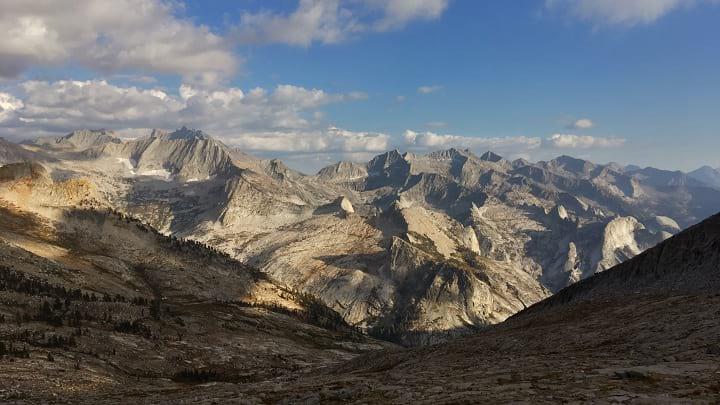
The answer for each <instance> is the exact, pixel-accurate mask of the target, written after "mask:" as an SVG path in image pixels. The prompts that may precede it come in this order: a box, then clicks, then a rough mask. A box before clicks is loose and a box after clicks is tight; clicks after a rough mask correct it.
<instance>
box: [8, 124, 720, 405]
mask: <svg viewBox="0 0 720 405" xmlns="http://www.w3.org/2000/svg"><path fill="white" fill-rule="evenodd" d="M0 165H2V166H0V295H2V300H1V302H0V331H1V334H0V353H1V354H2V359H0V361H3V362H5V363H4V364H5V365H4V366H3V367H0V374H2V379H3V380H4V381H11V382H12V383H11V384H10V385H9V386H7V388H3V389H2V390H0V398H1V399H3V400H7V401H10V400H17V401H26V402H37V401H39V402H43V401H47V400H49V399H52V398H53V395H57V394H62V395H65V396H68V397H69V398H73V399H74V400H78V401H88V402H92V403H98V402H103V401H107V402H116V401H118V400H119V399H120V398H127V395H132V396H134V397H136V398H138V400H147V401H148V402H162V401H163V400H167V401H168V402H180V401H182V400H186V399H188V398H193V399H192V400H193V401H194V400H195V399H199V398H203V399H204V400H207V399H208V398H216V400H218V401H229V400H231V399H238V398H247V401H248V402H277V401H288V402H293V403H294V402H317V401H320V400H328V401H331V402H332V401H335V402H344V401H351V400H356V401H358V402H363V401H371V402H385V401H387V400H392V401H397V402H417V401H419V400H424V401H427V402H443V401H446V402H448V403H455V402H474V401H475V400H476V399H477V398H480V397H478V395H492V396H489V397H487V398H492V399H494V400H496V401H500V402H506V401H514V400H518V399H522V398H528V397H529V396H532V395H538V398H544V399H545V400H547V401H548V402H556V401H580V402H582V401H583V400H586V399H588V398H591V397H597V396H598V395H600V396H602V397H603V398H606V399H607V400H608V401H611V400H613V399H614V398H615V399H618V398H628V399H629V400H635V399H637V400H647V401H649V402H654V401H656V400H663V398H664V397H662V396H660V394H659V393H660V390H656V389H655V388H653V387H655V386H657V385H658V384H669V385H668V386H670V387H672V389H669V390H670V391H671V394H672V395H671V396H670V397H667V398H670V399H668V400H669V401H670V402H673V401H674V400H675V399H677V400H678V401H681V400H682V399H683V398H685V397H688V396H692V395H694V394H692V393H691V392H690V390H692V389H694V390H696V392H695V391H693V392H694V393H695V394H697V397H699V398H705V399H707V400H709V402H712V400H711V399H712V398H713V397H712V395H711V394H712V392H713V390H715V391H714V392H717V388H718V385H717V384H718V378H720V377H718V376H720V374H717V372H718V371H717V367H716V361H717V358H716V357H712V356H717V355H718V353H720V352H718V351H717V350H716V347H715V346H717V343H718V342H715V341H714V340H713V339H715V337H714V336H716V335H717V333H716V332H717V328H718V325H717V322H715V321H714V319H715V318H716V316H715V315H717V310H718V308H720V307H719V306H718V305H719V304H720V302H718V300H717V299H716V297H715V296H714V292H713V291H715V290H716V289H717V288H716V287H717V286H716V284H717V283H718V262H717V261H718V255H717V252H718V251H720V245H718V235H720V233H718V229H719V228H718V227H720V225H719V224H718V218H717V217H711V216H712V215H713V214H715V213H716V212H717V211H718V210H720V189H718V188H717V187H716V184H714V183H713V180H712V179H714V177H712V173H711V171H710V170H708V169H703V170H701V171H700V172H697V173H690V174H685V173H683V172H672V171H665V170H661V169H655V168H645V169H641V168H639V167H632V166H631V167H622V166H620V165H617V164H598V163H593V162H589V161H586V160H583V159H577V158H574V157H570V156H560V157H558V158H556V159H553V160H550V161H541V162H534V163H533V162H529V161H525V160H515V161H509V160H507V159H505V158H503V157H502V156H500V155H498V154H495V153H493V152H486V153H484V154H482V155H481V156H477V155H475V154H474V153H473V152H472V151H470V150H459V149H447V150H440V151H436V152H432V153H428V154H424V155H418V154H413V153H403V152H401V151H398V150H394V151H389V152H386V153H383V154H380V155H378V156H376V157H374V158H372V159H371V160H370V161H369V162H367V163H361V162H338V163H336V164H333V165H331V166H328V167H326V168H323V169H321V170H320V171H319V172H318V173H317V174H304V173H300V172H298V171H295V170H293V169H291V168H289V167H288V166H286V165H285V164H284V163H283V162H282V161H280V160H277V159H273V160H264V159H260V158H256V157H253V156H251V155H249V154H246V153H244V152H242V151H240V150H237V149H235V148H232V147H229V146H227V145H225V144H224V143H223V142H221V141H219V140H218V139H215V138H214V137H212V136H211V135H209V134H207V133H205V132H203V131H201V130H197V129H188V128H184V127H183V128H181V129H179V130H176V131H172V132H167V131H163V130H154V131H152V132H151V133H148V134H147V135H146V136H144V137H139V138H135V139H122V138H120V137H119V136H117V135H116V134H114V133H113V132H112V131H108V130H79V131H74V132H72V133H70V134H68V135H66V136H62V137H57V138H40V139H36V140H34V141H29V142H24V143H23V144H15V143H12V142H8V141H4V140H0ZM708 217H711V218H710V219H708V220H706V221H704V222H701V221H702V220H703V219H705V218H708ZM696 224H697V225H696ZM686 228H689V229H688V230H686V231H684V232H681V233H679V234H678V232H680V231H681V229H686ZM673 235H676V236H673ZM696 305H701V306H702V310H692V308H695V306H696ZM713 331H714V332H713ZM713 333H715V334H714V335H713ZM683 334H687V335H683ZM680 335H683V336H684V337H682V338H680ZM468 336H469V337H468ZM622 336H626V337H627V339H621V337H622ZM671 338H672V339H676V340H675V341H674V343H672V339H671ZM458 339H460V340H458ZM448 342H449V343H448ZM429 345H433V346H429ZM630 346H632V347H633V349H629V347H630ZM413 347H414V349H408V348H413ZM627 350H630V351H629V352H628V353H631V355H628V356H621V353H626V351H627ZM368 352H373V353H374V354H367V355H366V353H368ZM701 354H703V355H707V356H709V357H707V358H706V359H705V360H704V359H702V358H701V357H702V356H701ZM358 356H361V357H359V358H357V359H355V360H351V359H353V358H356V357H358ZM9 359H11V361H10V360H9ZM518 359H522V361H518ZM713 359H714V360H713ZM6 361H10V362H6ZM348 361H349V362H348ZM713 364H715V366H713ZM713 367H715V368H713ZM41 370H42V373H44V375H47V376H48V378H46V379H43V380H42V381H37V379H36V378H35V375H36V374H37V373H38V372H40V371H41ZM554 370H560V371H557V372H556V371H554ZM568 370H572V371H568ZM338 375H341V376H342V378H340V379H337V376H338ZM333 381H335V382H333ZM688 381H693V384H694V387H695V388H692V389H691V388H689V387H687V386H685V385H684V384H687V382H688ZM695 383H696V384H695ZM198 384H200V385H198ZM588 384H590V385H588ZM590 386H592V387H596V388H588V387H590ZM128 387H130V388H128ZM400 387H402V388H400ZM592 389H596V390H599V391H592ZM121 393H122V394H121ZM268 393H272V394H268ZM691 394H692V395H691ZM433 398H436V399H433ZM188 400H189V399H188Z"/></svg>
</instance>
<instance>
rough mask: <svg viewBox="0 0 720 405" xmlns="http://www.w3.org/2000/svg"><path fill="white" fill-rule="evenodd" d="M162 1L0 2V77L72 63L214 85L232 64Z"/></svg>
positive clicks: (224, 47) (224, 46) (223, 45)
mask: <svg viewBox="0 0 720 405" xmlns="http://www.w3.org/2000/svg"><path fill="white" fill-rule="evenodd" d="M175 4H177V3H174V2H165V1H161V0H112V1H108V0H88V1H84V2H83V4H82V5H80V4H71V3H69V2H67V1H65V0H47V1H41V2H31V1H24V0H6V1H2V2H0V31H2V32H4V33H5V35H4V36H3V40H2V41H0V76H2V77H15V76H17V75H19V74H20V73H22V72H23V71H24V70H26V69H27V68H29V67H31V66H35V65H41V66H59V65H63V64H78V65H82V66H85V67H88V68H91V69H97V70H100V71H103V72H118V71H123V70H128V71H140V72H157V73H167V74H178V75H181V76H183V77H184V78H185V79H186V80H191V81H193V82H203V83H212V82H216V81H217V80H218V79H221V78H224V77H227V76H228V75H230V74H232V73H233V72H234V71H235V70H236V68H237V65H238V58H237V57H236V56H235V55H233V53H232V52H231V51H230V49H229V44H228V43H227V42H226V41H225V40H224V39H223V38H222V37H220V36H218V35H216V34H214V33H212V32H211V31H210V30H209V29H208V28H207V27H205V26H201V25H196V24H194V23H193V22H191V21H189V20H185V19H181V18H178V17H177V16H176V12H177V11H178V10H177V9H176V8H174V7H173V5H175Z"/></svg>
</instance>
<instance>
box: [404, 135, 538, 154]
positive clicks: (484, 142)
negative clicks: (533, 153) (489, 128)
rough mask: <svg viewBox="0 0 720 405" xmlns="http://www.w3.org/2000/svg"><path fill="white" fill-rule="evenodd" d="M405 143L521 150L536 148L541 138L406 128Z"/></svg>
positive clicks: (416, 146) (425, 147)
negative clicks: (484, 136)
mask: <svg viewBox="0 0 720 405" xmlns="http://www.w3.org/2000/svg"><path fill="white" fill-rule="evenodd" d="M403 139H404V141H405V145H407V146H408V147H409V148H411V149H416V150H433V149H443V148H450V147H461V148H468V149H475V150H488V149H490V150H494V151H499V152H502V151H512V152H516V153H520V152H521V151H526V150H531V149H537V148H539V147H540V146H541V144H542V139H540V138H536V137H526V136H509V137H491V138H483V137H473V136H460V135H440V134H436V133H433V132H415V131H411V130H406V131H405V134H404V135H403Z"/></svg>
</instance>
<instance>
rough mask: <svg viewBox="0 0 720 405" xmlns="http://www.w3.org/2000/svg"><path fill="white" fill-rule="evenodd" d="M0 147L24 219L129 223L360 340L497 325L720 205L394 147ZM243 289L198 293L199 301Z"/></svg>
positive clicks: (550, 165)
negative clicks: (294, 165) (289, 296)
mask: <svg viewBox="0 0 720 405" xmlns="http://www.w3.org/2000/svg"><path fill="white" fill-rule="evenodd" d="M1 145H2V149H0V150H1V151H2V153H1V154H0V158H2V163H3V164H8V165H7V166H5V167H3V168H0V169H5V172H7V173H10V174H8V175H7V176H5V177H4V178H6V180H5V182H4V183H3V185H2V187H3V194H2V195H3V198H4V199H5V200H7V201H10V202H12V203H13V204H15V205H16V206H18V207H20V208H21V209H23V210H27V211H32V212H35V213H38V214H39V215H41V216H46V217H52V216H53V215H55V214H54V213H53V211H52V209H54V208H62V209H74V208H77V207H83V208H91V209H95V210H98V209H105V210H112V211H116V212H118V213H122V215H125V216H127V217H131V218H136V219H138V220H140V221H142V222H143V223H145V224H148V225H149V226H151V227H152V228H154V229H157V230H158V231H159V232H160V233H162V234H163V235H168V236H170V237H173V238H177V239H178V240H188V241H195V243H198V244H202V245H204V246H206V247H211V248H212V249H214V250H215V251H217V252H218V253H220V252H221V253H222V254H224V255H227V259H228V260H229V259H233V260H238V261H240V262H242V263H244V264H245V265H246V266H250V267H252V268H256V269H257V270H258V272H259V274H262V275H263V276H264V277H267V278H268V280H271V282H272V283H274V285H276V286H278V288H283V289H286V290H292V291H296V292H297V293H299V294H307V295H309V296H312V297H314V299H317V300H318V302H320V303H322V304H323V305H324V306H326V307H328V308H331V309H332V310H333V311H334V312H336V313H337V314H339V316H340V317H341V318H342V319H343V322H344V323H346V324H347V325H349V327H350V328H351V329H353V330H355V329H357V330H360V331H363V332H365V333H367V334H372V335H374V336H377V337H381V338H384V339H390V340H393V341H395V342H398V343H401V344H404V345H421V344H427V343H433V342H439V341H442V340H445V339H447V338H448V337H452V336H457V335H462V334H466V333H470V332H474V331H476V330H478V329H479V328H484V327H487V326H488V325H491V324H494V323H498V322H501V321H502V320H504V319H506V318H507V317H509V316H511V315H512V314H514V313H516V312H517V311H520V310H522V309H523V308H525V307H528V306H530V305H532V304H533V303H535V302H537V301H539V300H541V299H543V298H545V297H547V296H549V295H550V294H552V293H553V292H556V291H559V290H560V289H562V288H564V287H566V286H568V285H571V284H573V283H575V282H577V281H579V280H583V279H585V278H588V277H590V276H592V275H593V274H595V273H598V272H602V271H604V270H605V269H608V268H610V267H612V266H614V265H616V264H618V263H620V262H622V261H624V260H627V259H628V258H631V257H633V256H635V255H637V254H639V253H640V252H642V251H643V250H645V249H647V248H649V247H652V246H654V245H655V244H657V243H659V242H661V241H663V240H665V239H667V238H668V237H669V236H671V235H672V234H674V233H676V232H678V231H679V230H680V229H682V228H685V227H687V226H690V225H692V224H694V223H696V222H698V221H699V220H701V219H702V218H705V217H707V216H709V215H711V214H713V213H714V212H715V211H716V210H717V209H718V208H719V203H718V202H720V191H718V189H717V188H714V186H713V184H712V182H711V181H710V180H707V178H709V176H710V177H711V173H710V174H708V173H709V172H708V171H707V170H705V171H702V172H698V173H693V174H691V175H689V174H684V173H682V172H670V171H664V170H659V169H654V168H645V169H642V168H639V167H632V166H627V167H624V166H621V165H618V164H613V163H610V164H596V163H593V162H589V161H586V160H582V159H576V158H573V157H569V156H561V157H558V158H556V159H553V160H550V161H547V162H537V163H532V162H529V161H526V160H522V159H518V160H514V161H509V160H506V159H505V158H503V157H502V156H500V155H497V154H495V153H492V152H487V153H484V154H482V155H480V156H478V155H476V154H474V153H473V152H471V151H469V150H459V149H448V150H443V151H437V152H433V153H429V154H426V155H419V154H412V153H401V152H400V151H397V150H395V151H390V152H387V153H384V154H381V155H378V156H376V157H375V158H373V159H372V160H370V161H369V162H367V163H361V162H339V163H336V164H334V165H331V166H328V167H326V168H323V169H321V170H320V171H319V172H318V173H317V174H314V175H313V174H303V173H300V172H297V171H294V170H292V169H290V168H288V167H287V166H286V165H284V164H283V163H282V162H281V161H279V160H276V159H274V160H263V159H258V158H255V157H252V156H251V155H248V154H246V153H243V152H242V151H239V150H236V149H234V148H232V147H229V146H227V145H225V144H223V143H222V142H220V141H219V140H217V139H215V138H213V137H212V136H210V135H208V134H206V133H204V132H202V131H200V130H195V129H188V128H182V129H179V130H177V131H174V132H165V131H160V130H154V131H152V132H151V133H150V134H148V136H146V137H141V138H137V139H132V140H123V139H119V138H118V137H117V136H115V134H114V133H112V131H107V130H99V131H89V130H83V131H75V132H73V133H70V134H68V135H65V136H62V137H57V138H43V139H38V140H35V141H29V142H26V143H25V144H23V145H17V144H12V143H9V142H5V143H2V144H1ZM28 161H31V162H32V163H19V164H20V165H21V166H17V165H16V163H17V162H28ZM22 165H24V166H22ZM28 165H29V166H28ZM6 168H7V169H6ZM33 173H34V174H33ZM28 174H29V176H28ZM703 174H704V175H703ZM701 178H705V179H706V180H704V181H703V180H702V179H701ZM80 228H81V226H80ZM128 243H130V244H132V243H136V242H135V241H128ZM204 282H208V283H209V286H205V287H202V288H201V287H199V285H200V284H202V283H204ZM268 282H270V281H268ZM232 288H235V286H234V285H233V284H228V285H222V286H217V285H216V284H214V283H213V282H212V281H211V280H207V279H205V278H200V279H198V287H197V289H198V291H200V290H207V291H212V290H213V289H218V291H222V292H223V294H228V295H229V294H231V291H232Z"/></svg>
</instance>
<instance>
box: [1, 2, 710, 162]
mask: <svg viewBox="0 0 720 405" xmlns="http://www.w3.org/2000/svg"><path fill="white" fill-rule="evenodd" d="M123 1H127V2H129V3H130V4H128V5H126V8H128V9H132V7H138V6H140V5H141V3H143V4H144V3H148V4H150V5H151V6H152V7H155V8H154V9H153V10H154V11H152V12H150V13H149V14H148V13H145V14H143V13H138V14H137V16H136V17H135V18H136V20H137V23H138V24H133V23H126V22H118V23H117V27H114V26H113V25H112V24H110V26H112V27H114V28H112V30H111V29H107V32H104V31H103V30H105V28H103V25H102V24H98V25H97V28H95V29H96V31H97V32H96V33H95V34H96V35H95V36H94V37H93V36H92V35H91V33H89V32H76V31H72V32H65V31H63V30H67V29H66V28H65V27H62V26H57V27H56V26H55V25H53V24H58V23H55V22H53V18H54V17H57V15H56V14H58V12H57V11H54V10H47V12H48V13H49V14H52V15H49V16H48V15H42V14H39V15H36V16H35V17H37V18H36V19H35V20H37V21H41V22H42V24H41V25H44V26H45V28H46V31H47V30H49V31H52V30H53V29H55V30H56V31H57V32H58V33H60V34H59V38H60V40H58V41H57V42H58V45H57V47H58V48H60V50H59V51H57V55H58V56H54V57H52V58H50V57H42V56H38V55H35V54H30V55H27V54H23V52H20V51H18V49H17V48H19V46H18V47H16V48H13V47H12V44H11V45H4V46H3V45H0V58H5V60H6V61H13V60H14V59H13V58H15V59H17V60H18V63H16V64H13V63H8V64H9V65H11V66H10V67H6V68H5V74H4V76H5V77H4V78H3V79H2V81H0V108H3V110H2V111H0V136H5V137H8V138H22V137H30V136H32V135H35V134H46V133H55V132H57V133H62V132H63V131H67V130H68V129H70V128H75V127H77V128H80V127H88V126H93V125H102V126H104V127H109V128H113V129H117V130H119V131H121V133H122V134H125V135H127V136H132V135H134V134H141V133H143V131H144V130H145V129H146V128H151V127H163V128H164V127H169V128H171V127H173V126H177V125H181V124H185V123H187V124H189V125H192V126H198V127H200V128H203V129H205V130H206V131H208V132H209V133H211V134H212V135H215V136H217V137H219V138H221V139H223V140H224V141H225V142H227V143H229V144H235V145H237V146H239V147H241V148H244V149H246V150H248V151H250V152H251V153H255V154H258V155H261V156H280V157H283V158H285V159H286V160H287V161H288V163H289V164H290V165H294V166H296V167H299V168H301V169H304V170H307V171H312V170H315V169H316V168H317V167H319V166H322V165H324V164H327V163H329V162H332V161H334V160H338V159H357V160H363V159H366V158H368V157H370V156H372V155H374V154H377V153H378V152H379V151H380V150H383V149H386V148H395V147H397V148H399V149H401V150H412V151H418V152H424V151H426V150H431V149H441V148H445V147H450V146H459V147H469V148H471V149H473V150H476V151H477V152H482V151H484V150H485V149H493V150H497V151H498V152H499V153H501V154H503V155H506V156H508V157H527V158H530V159H532V160H539V159H548V158H551V157H553V156H556V155H559V154H564V153H566V154H570V155H574V156H580V157H586V158H589V159H591V160H594V161H598V162H608V161H618V162H620V163H634V164H639V165H653V166H657V167H662V168H673V169H675V168H677V169H683V170H689V169H693V168H696V167H699V166H701V165H704V164H710V165H712V166H714V167H718V166H720V154H718V153H717V152H716V151H717V150H719V149H720V121H718V119H717V117H718V116H720V47H718V40H717V38H720V24H718V22H719V21H720V4H717V2H715V1H712V0H705V1H703V0H697V1H695V0H663V1H658V0H623V1H620V0H550V1H545V2H543V1H537V0H535V1H526V0H517V1H470V0H454V1H452V0H429V1H425V2H418V1H413V0H392V1H389V2H378V1H375V0H348V1H343V2H337V1H333V0H304V1H302V2H297V1H290V0H286V1H285V0H284V1H251V0H248V1H227V2H223V1H214V2H203V1H186V2H184V3H182V4H181V6H180V7H178V6H177V5H175V6H173V7H171V6H168V5H167V3H162V2H159V1H154V0H123ZM96 2H100V3H102V2H101V1H99V0H97V1H94V2H88V8H92V7H91V4H90V3H96ZM208 3H209V4H208ZM391 3H394V4H392V5H389V4H391ZM115 4H117V3H115ZM3 7H7V6H0V9H1V8H3ZM10 7H13V6H10ZM1 11H3V13H2V14H5V15H7V16H8V18H11V17H12V14H13V13H18V15H27V13H29V11H26V10H17V9H16V10H1ZM315 11H317V12H316V13H315ZM36 12H37V11H36ZM51 12H53V13H51ZM305 12H306V13H305ZM23 13H24V14H23ZM293 16H295V17H296V18H295V19H293V18H294V17H293ZM94 17H95V15H94V14H92V13H90V14H88V16H87V18H88V19H90V20H92V18H94ZM131 17H133V16H132V15H131ZM104 18H108V17H107V16H105V17H104ZM15 19H17V18H15ZM143 19H152V20H154V21H160V22H161V23H160V24H158V25H159V26H160V28H156V29H154V30H153V31H151V32H148V33H145V34H144V36H143V37H139V38H138V39H137V40H136V41H134V42H133V41H132V40H126V39H122V40H120V39H116V37H115V36H117V38H120V35H121V34H124V33H125V32H126V31H124V30H127V31H129V30H134V31H133V32H137V30H143V29H144V28H142V27H144V25H143V24H139V23H141V22H143ZM37 21H36V22H37ZM103 21H105V20H103ZM163 22H165V23H163ZM3 24H13V23H12V22H8V21H5V22H0V27H2V26H3ZM36 25H37V24H36ZM91 25H92V24H91ZM164 26H167V30H168V32H169V33H168V32H162V29H163V27H164ZM178 27H179V28H178ZM6 28H7V29H6V32H18V30H19V31H20V32H21V35H19V36H18V38H20V37H23V40H25V39H24V36H27V37H28V38H30V39H27V40H31V39H32V36H31V35H22V34H23V33H24V34H27V33H28V32H31V31H32V30H33V28H37V27H35V26H33V25H32V24H25V25H21V26H18V27H6ZM12 28H15V31H13V29H12ZM92 29H93V28H92V27H90V28H89V31H92ZM204 30H205V31H204ZM208 35H209V36H212V38H209V37H208ZM77 38H85V39H83V41H85V42H82V41H76V39H77ZM88 38H89V39H88ZM173 38H176V39H177V43H180V44H183V45H182V46H179V45H175V43H173V44H172V45H168V44H169V43H171V40H172V39H173ZM153 41H156V42H157V44H158V46H150V45H153V44H154V42H153ZM73 42H79V45H77V47H74V46H75V44H74V43H73ZM106 42H107V43H109V44H110V45H106ZM148 44H150V45H148ZM3 47H4V48H3ZM173 47H177V49H173ZM105 48H108V49H105ZM88 49H91V50H88ZM41 51H42V52H47V53H49V54H53V52H54V51H55V49H50V50H49V51H48V50H45V49H41V50H40V51H38V52H41ZM143 52H144V53H143ZM189 54H192V56H188V55H189ZM53 55H54V54H53ZM148 55H149V56H148ZM158 61H164V62H162V63H161V62H158ZM165 61H166V62H165ZM173 61H177V63H174V62H173ZM14 65H18V66H21V67H19V68H18V67H14ZM3 68H4V66H3V63H0V74H3ZM67 80H75V81H84V83H85V84H83V85H82V89H80V90H79V89H78V88H75V87H77V86H80V85H79V84H73V83H70V82H64V81H67ZM34 81H41V82H43V83H44V85H38V84H33V85H29V84H28V82H33V83H35V82H34ZM61 81H63V83H60V82H61ZM181 85H183V86H185V88H186V90H187V89H191V90H192V91H186V92H185V93H184V94H185V95H184V96H182V95H181V93H182V92H181V91H180V90H179V88H180V86H181ZM279 85H290V86H289V87H283V88H282V89H279V88H278V86H279ZM73 86H75V87H73ZM131 88H134V89H136V90H135V91H134V92H133V91H130V90H128V89H131ZM255 88H262V89H264V94H260V92H259V91H257V92H255V93H254V95H253V96H250V92H251V90H252V89H255ZM233 89H236V90H239V91H241V92H242V95H241V96H238V94H239V93H238V92H237V91H234V92H233ZM421 89H424V91H422V90H421ZM150 91H154V92H155V93H153V94H155V96H157V95H158V93H157V92H162V95H160V96H158V97H152V94H150V93H147V92H150ZM143 92H145V93H143ZM2 94H6V97H5V98H6V99H8V100H10V101H5V102H4V104H3V101H2V100H3V98H2V97H3V96H2ZM48 94H54V95H55V97H57V98H58V99H59V100H63V99H67V100H72V101H73V106H76V107H69V106H67V105H60V104H61V102H58V103H55V104H53V105H44V104H42V103H41V102H38V101H35V103H38V104H37V105H36V104H33V100H41V99H46V98H48ZM155 98H160V99H162V100H161V101H162V102H159V101H157V100H155ZM12 100H15V101H12ZM98 100H100V101H98ZM105 100H112V102H107V101H105ZM103 102H107V103H108V105H98V104H99V103H103ZM13 103H14V104H13ZM19 103H22V107H18V105H19ZM93 103H94V104H93ZM223 103H224V104H223ZM41 104H42V105H41ZM45 104H48V103H45ZM77 106H80V107H77ZM111 108H117V109H119V112H118V113H112V112H108V109H111ZM110 111H112V110H110ZM143 111H147V112H148V113H147V114H145V115H143ZM21 118H22V119H21ZM3 131H4V132H3ZM553 137H554V138H553Z"/></svg>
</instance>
